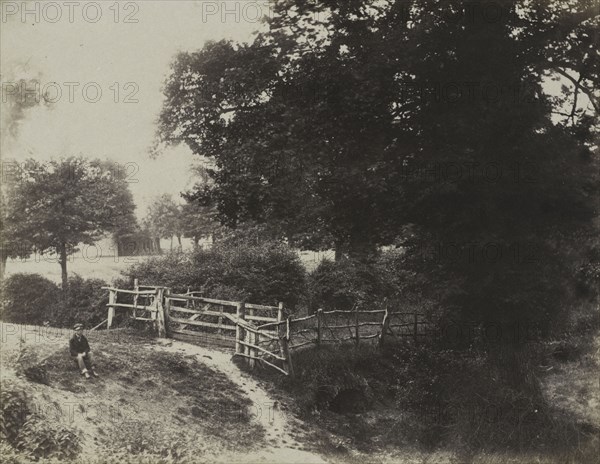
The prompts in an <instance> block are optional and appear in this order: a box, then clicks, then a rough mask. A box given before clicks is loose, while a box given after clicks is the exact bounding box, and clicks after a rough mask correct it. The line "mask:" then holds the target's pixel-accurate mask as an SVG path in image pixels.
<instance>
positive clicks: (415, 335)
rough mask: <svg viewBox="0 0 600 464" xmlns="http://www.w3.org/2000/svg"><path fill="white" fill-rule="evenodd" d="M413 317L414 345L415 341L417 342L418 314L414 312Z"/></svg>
mask: <svg viewBox="0 0 600 464" xmlns="http://www.w3.org/2000/svg"><path fill="white" fill-rule="evenodd" d="M414 317H415V322H414V324H413V325H414V327H413V330H414V337H415V345H416V344H417V343H419V340H418V330H419V315H418V314H417V313H415V314H414Z"/></svg>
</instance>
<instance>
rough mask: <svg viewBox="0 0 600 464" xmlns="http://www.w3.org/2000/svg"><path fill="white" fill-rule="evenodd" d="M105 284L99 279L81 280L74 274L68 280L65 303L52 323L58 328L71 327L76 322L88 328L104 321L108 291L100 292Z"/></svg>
mask: <svg viewBox="0 0 600 464" xmlns="http://www.w3.org/2000/svg"><path fill="white" fill-rule="evenodd" d="M106 286H107V283H106V282H105V281H103V280H100V279H83V278H82V277H80V276H78V275H77V274H75V275H74V276H73V277H70V278H69V292H68V294H67V300H66V303H65V304H64V305H63V306H61V307H60V310H59V311H57V314H56V316H55V318H54V322H55V323H56V324H57V325H58V326H60V327H71V326H72V325H73V324H75V323H77V322H81V323H83V324H85V325H86V326H87V327H88V328H91V327H94V326H95V325H98V324H99V323H100V322H102V321H103V320H104V319H106V315H107V311H106V304H107V303H108V291H107V290H102V287H106Z"/></svg>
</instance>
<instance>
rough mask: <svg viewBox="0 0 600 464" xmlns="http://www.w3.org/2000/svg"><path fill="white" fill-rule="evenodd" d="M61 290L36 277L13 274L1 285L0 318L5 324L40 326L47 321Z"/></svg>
mask: <svg viewBox="0 0 600 464" xmlns="http://www.w3.org/2000/svg"><path fill="white" fill-rule="evenodd" d="M60 298H61V291H60V289H59V288H58V286H57V285H56V284H55V283H53V282H52V281H50V280H48V279H46V278H45V277H42V276H41V275H39V274H13V275H11V276H10V277H8V278H7V279H6V280H5V281H4V282H3V283H2V319H3V320H4V321H6V322H14V323H21V324H24V323H27V324H41V323H43V322H44V321H46V320H51V318H52V315H53V313H54V311H55V310H56V307H57V305H58V303H59V301H60Z"/></svg>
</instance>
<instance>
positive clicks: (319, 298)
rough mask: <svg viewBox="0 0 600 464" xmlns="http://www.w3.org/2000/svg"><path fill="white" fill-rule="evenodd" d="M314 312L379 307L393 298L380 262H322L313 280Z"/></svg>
mask: <svg viewBox="0 0 600 464" xmlns="http://www.w3.org/2000/svg"><path fill="white" fill-rule="evenodd" d="M309 292H310V300H311V302H310V309H311V310H312V311H315V310H316V309H318V308H322V309H325V310H333V309H339V310H346V311H348V310H350V309H352V307H353V306H354V305H355V304H358V305H361V304H378V303H381V302H382V301H383V299H384V298H385V297H388V296H391V295H392V294H393V289H392V287H391V285H390V282H389V280H388V276H387V273H386V272H385V269H384V268H383V267H382V266H380V265H379V263H378V262H376V261H372V262H361V261H357V260H352V259H343V260H341V261H329V260H324V261H322V262H321V263H320V264H319V266H317V268H316V269H315V270H314V271H313V272H312V273H311V274H310V276H309Z"/></svg>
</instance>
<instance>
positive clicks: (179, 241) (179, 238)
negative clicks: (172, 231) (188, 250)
mask: <svg viewBox="0 0 600 464" xmlns="http://www.w3.org/2000/svg"><path fill="white" fill-rule="evenodd" d="M177 242H178V243H179V251H181V250H183V247H182V246H181V235H178V236H177Z"/></svg>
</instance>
